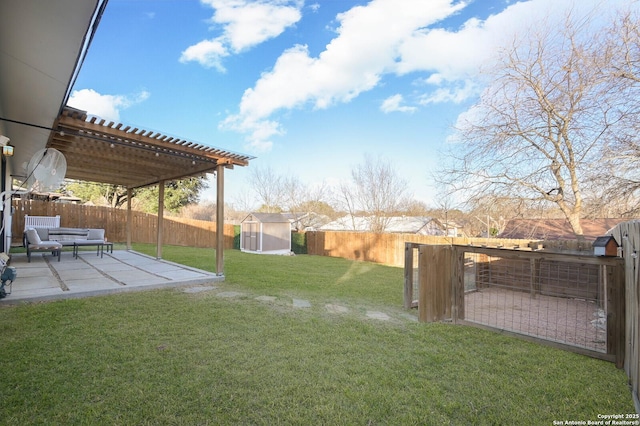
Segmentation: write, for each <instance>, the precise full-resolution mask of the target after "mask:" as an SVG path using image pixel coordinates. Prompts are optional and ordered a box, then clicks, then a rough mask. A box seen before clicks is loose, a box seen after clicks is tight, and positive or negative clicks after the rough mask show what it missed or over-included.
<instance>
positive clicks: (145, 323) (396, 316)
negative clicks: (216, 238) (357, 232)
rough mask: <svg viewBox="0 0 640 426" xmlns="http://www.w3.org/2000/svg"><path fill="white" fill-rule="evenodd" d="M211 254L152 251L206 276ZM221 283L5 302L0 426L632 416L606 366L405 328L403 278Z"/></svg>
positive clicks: (317, 276)
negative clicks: (340, 310) (295, 303)
mask: <svg viewBox="0 0 640 426" xmlns="http://www.w3.org/2000/svg"><path fill="white" fill-rule="evenodd" d="M135 248H136V249H137V250H140V251H145V250H149V251H151V252H153V248H152V247H150V246H144V247H143V246H136V247H135ZM212 254H213V253H212V251H211V250H203V249H187V248H177V247H164V249H163V257H165V258H166V259H168V260H173V261H176V262H180V263H184V264H188V265H191V266H196V267H199V268H202V269H208V270H211V269H212V268H213V267H214V264H215V261H214V260H213V257H212ZM225 274H226V276H227V281H226V282H225V283H223V284H220V285H219V290H218V291H228V290H234V291H238V292H242V293H243V296H239V297H235V298H221V297H218V296H216V294H217V292H218V291H207V292H201V293H195V294H189V293H185V292H183V291H181V290H180V289H172V290H157V291H148V292H140V293H126V294H118V295H111V296H104V297H94V298H87V299H77V300H65V301H56V302H50V303H39V304H24V305H18V306H7V307H3V308H2V309H0V324H1V326H0V354H2V364H1V365H2V370H1V371H0V375H1V376H0V395H1V396H2V398H1V399H0V400H1V401H2V403H3V407H2V409H1V410H0V424H9V425H24V424H87V425H95V424H105V425H130V424H143V425H158V424H171V425H193V424H216V425H217V424H252V425H253V424H258V425H263V424H264V425H271V424H305V425H307V424H330V425H336V424H357V425H360V424H362V425H370V424H371V425H374V424H375V425H379V424H426V425H431V424H437V425H440V424H452V425H470V424H474V425H475V424H481V425H482V424H487V425H503V424H524V425H529V424H530V425H551V424H552V423H553V421H554V420H563V421H564V420H574V421H579V420H584V421H587V420H597V415H598V414H621V413H632V412H634V407H633V404H632V401H631V396H630V392H629V388H628V386H627V379H626V376H625V375H624V372H623V371H621V370H617V369H616V368H615V367H614V365H613V364H611V363H607V362H604V361H599V360H595V359H591V358H587V357H584V356H580V355H575V354H572V353H568V352H563V351H560V350H557V349H553V348H549V347H545V346H541V345H537V344H533V343H529V342H526V341H522V340H518V339H514V338H509V337H506V336H502V335H500V334H497V333H491V332H488V331H484V330H479V329H475V328H470V327H462V326H455V325H450V324H419V323H416V322H413V321H410V320H408V319H406V318H405V317H403V316H402V315H403V311H402V309H401V306H402V269H400V268H391V267H385V266H380V265H375V264H368V263H357V262H350V261H346V260H343V259H332V258H324V257H315V256H304V255H303V256H294V257H280V256H260V255H251V254H244V253H240V252H238V251H229V252H228V253H225ZM260 295H270V296H275V297H277V299H276V300H275V301H274V302H270V303H269V302H262V301H259V300H256V299H255V297H256V296H260ZM291 298H304V299H306V300H309V301H311V303H312V307H311V308H306V309H296V308H293V307H292V306H291ZM327 303H332V304H341V305H343V306H347V307H349V312H348V313H345V314H329V313H327V311H326V309H325V304H327ZM369 309H375V310H382V311H385V312H387V313H389V314H390V316H391V317H392V320H391V321H378V320H374V319H369V318H367V317H366V316H365V315H363V313H364V312H365V311H366V310H369Z"/></svg>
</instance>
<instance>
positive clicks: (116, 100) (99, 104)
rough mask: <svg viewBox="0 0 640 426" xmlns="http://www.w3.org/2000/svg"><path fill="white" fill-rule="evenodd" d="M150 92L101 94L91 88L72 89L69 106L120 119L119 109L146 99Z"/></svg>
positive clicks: (108, 117) (99, 115)
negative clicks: (127, 94) (126, 94)
mask: <svg viewBox="0 0 640 426" xmlns="http://www.w3.org/2000/svg"><path fill="white" fill-rule="evenodd" d="M149 96H150V93H149V92H147V91H141V92H140V93H137V94H134V95H129V96H125V95H102V94H100V93H98V92H96V91H95V90H93V89H82V90H74V91H73V92H72V93H71V96H70V97H69V102H68V104H69V106H71V107H73V108H78V109H81V110H83V111H87V113H88V114H91V115H96V116H98V117H100V118H104V119H105V120H111V121H120V111H121V110H123V109H127V108H129V107H131V106H133V105H136V104H139V103H141V102H144V101H145V100H147V99H148V98H149Z"/></svg>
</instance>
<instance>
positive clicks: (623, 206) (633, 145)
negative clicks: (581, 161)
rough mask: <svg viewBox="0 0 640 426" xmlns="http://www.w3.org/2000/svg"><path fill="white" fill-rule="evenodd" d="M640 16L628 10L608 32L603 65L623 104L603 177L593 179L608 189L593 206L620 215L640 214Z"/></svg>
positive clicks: (594, 201)
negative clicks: (606, 55)
mask: <svg viewBox="0 0 640 426" xmlns="http://www.w3.org/2000/svg"><path fill="white" fill-rule="evenodd" d="M639 15H640V14H639V13H638V12H636V11H631V10H628V11H626V12H625V13H622V14H621V15H620V16H619V19H618V21H617V22H616V23H615V25H614V26H612V28H611V30H610V31H609V32H608V33H607V38H606V39H605V42H604V43H603V45H602V49H603V50H606V51H607V52H608V58H609V61H608V62H606V63H604V64H603V67H604V68H603V71H604V72H608V73H609V75H610V77H611V79H612V81H613V82H614V85H615V89H616V92H617V93H618V94H619V98H620V102H619V104H618V105H617V107H618V109H619V112H618V115H619V116H620V121H621V122H622V124H623V125H620V126H618V131H617V135H616V136H617V137H616V139H615V140H614V143H613V144H612V145H611V146H610V147H609V150H608V151H607V153H606V157H605V159H606V160H607V162H606V164H605V163H602V164H601V166H600V167H601V169H602V174H601V175H600V176H598V179H594V180H593V184H594V186H596V187H597V188H602V187H605V188H607V191H601V194H600V197H599V198H596V197H594V199H593V201H592V203H591V207H592V208H593V209H594V210H595V211H599V212H604V211H607V210H609V209H611V208H612V207H613V208H615V209H616V210H617V215H618V216H622V217H624V216H628V215H637V214H638V212H639V211H640V203H639V201H640V141H638V134H640V24H639V19H640V16H639Z"/></svg>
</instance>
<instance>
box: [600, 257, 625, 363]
mask: <svg viewBox="0 0 640 426" xmlns="http://www.w3.org/2000/svg"><path fill="white" fill-rule="evenodd" d="M606 275H607V276H606V278H605V279H606V282H607V288H606V291H607V294H606V298H607V307H608V312H607V354H610V355H615V362H616V367H617V368H623V367H624V357H625V329H624V325H625V320H624V318H625V312H624V304H625V291H624V290H625V289H624V288H625V278H624V270H623V266H622V265H617V266H607V267H606Z"/></svg>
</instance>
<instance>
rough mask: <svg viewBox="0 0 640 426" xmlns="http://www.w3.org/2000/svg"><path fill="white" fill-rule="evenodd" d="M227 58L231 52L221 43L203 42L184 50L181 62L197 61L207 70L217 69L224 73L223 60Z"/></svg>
mask: <svg viewBox="0 0 640 426" xmlns="http://www.w3.org/2000/svg"><path fill="white" fill-rule="evenodd" d="M225 56H229V51H228V50H227V48H226V47H225V46H224V44H223V43H222V42H221V41H219V40H203V41H201V42H199V43H196V44H194V45H192V46H189V47H188V48H187V49H186V50H184V51H183V52H182V56H181V57H180V61H181V62H189V61H196V62H199V63H200V65H202V66H204V67H206V68H216V69H217V70H218V71H220V72H224V71H225V68H224V66H222V58H224V57H225Z"/></svg>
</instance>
